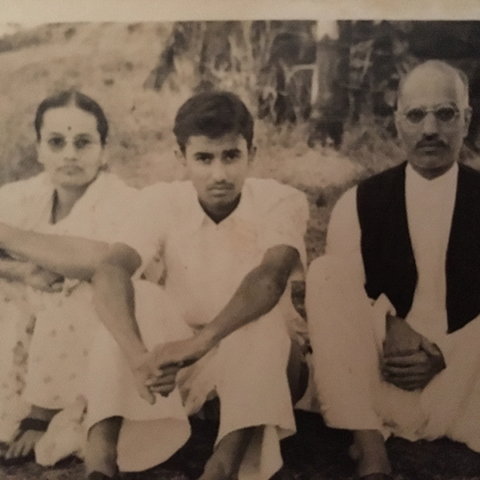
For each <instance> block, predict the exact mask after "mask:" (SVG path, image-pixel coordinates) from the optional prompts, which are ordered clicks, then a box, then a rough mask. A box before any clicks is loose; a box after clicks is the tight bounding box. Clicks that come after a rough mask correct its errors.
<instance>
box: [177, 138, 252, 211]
mask: <svg viewBox="0 0 480 480" xmlns="http://www.w3.org/2000/svg"><path fill="white" fill-rule="evenodd" d="M253 157H254V148H253V147H251V148H250V149H249V148H248V147H247V142H246V140H245V138H244V137H243V136H242V135H239V134H235V133H233V134H227V135H224V136H223V137H220V138H208V137H206V136H203V135H202V136H192V137H190V138H189V140H188V142H187V144H186V146H185V153H184V154H183V155H182V161H183V164H184V165H185V167H186V169H187V173H188V177H189V179H190V180H191V181H192V183H193V185H194V187H195V189H196V191H197V194H198V199H199V200H200V203H201V204H202V206H203V208H205V209H206V210H207V212H209V213H213V214H221V213H222V212H223V211H224V210H225V209H228V207H229V206H230V205H232V204H233V203H235V202H236V201H237V200H238V197H239V195H240V193H241V191H242V188H243V184H244V182H245V178H246V177H247V173H248V170H249V167H250V164H251V162H252V160H253Z"/></svg>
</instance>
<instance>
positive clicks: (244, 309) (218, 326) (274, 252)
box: [156, 245, 300, 366]
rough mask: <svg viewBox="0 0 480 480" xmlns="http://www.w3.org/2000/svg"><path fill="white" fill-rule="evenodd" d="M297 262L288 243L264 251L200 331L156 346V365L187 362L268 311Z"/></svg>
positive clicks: (296, 252) (296, 253)
mask: <svg viewBox="0 0 480 480" xmlns="http://www.w3.org/2000/svg"><path fill="white" fill-rule="evenodd" d="M299 262H300V255H299V253H298V251H297V250H296V249H295V248H293V247H291V246H287V245H278V246H275V247H272V248H270V249H269V250H267V252H266V253H265V255H264V257H263V260H262V262H261V263H260V265H259V266H258V267H256V268H254V269H253V270H252V271H251V272H249V273H248V274H247V275H246V276H245V278H244V279H243V281H242V282H241V284H240V286H239V287H238V289H237V291H236V292H235V293H234V295H233V297H232V298H231V299H230V301H229V302H228V303H227V305H226V306H225V308H224V309H223V310H222V311H221V312H220V313H219V314H218V315H217V316H216V317H215V318H214V319H213V320H212V321H211V322H210V323H208V324H207V325H206V326H205V327H204V328H203V330H201V331H200V332H199V333H198V334H197V335H196V336H194V337H192V338H191V339H188V340H181V341H177V342H171V343H167V344H165V345H162V346H159V347H157V349H156V362H157V365H159V366H166V365H179V366H186V365H190V364H192V363H194V362H196V361H197V360H198V359H199V358H201V357H202V356H203V355H205V354H206V353H207V352H208V351H210V350H211V349H212V348H214V347H215V346H216V345H217V344H218V343H219V342H220V341H221V340H222V339H223V338H225V337H227V336H228V335H230V334H231V333H233V332H234V331H235V330H237V329H239V328H241V327H243V326H244V325H246V324H248V323H250V322H252V321H254V320H256V319H258V318H260V317H261V316H262V315H265V314H266V313H268V312H269V311H270V310H271V309H272V308H273V307H274V306H275V305H276V304H277V303H278V301H279V300H280V298H281V296H282V295H283V293H284V291H285V288H286V286H287V282H288V279H289V277H290V275H291V273H292V272H293V271H294V270H295V268H297V266H298V265H299Z"/></svg>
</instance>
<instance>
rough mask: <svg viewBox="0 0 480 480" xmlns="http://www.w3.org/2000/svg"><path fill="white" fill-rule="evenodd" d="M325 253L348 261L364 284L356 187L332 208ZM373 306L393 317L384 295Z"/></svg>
mask: <svg viewBox="0 0 480 480" xmlns="http://www.w3.org/2000/svg"><path fill="white" fill-rule="evenodd" d="M326 253H327V254H328V255H334V256H338V257H342V258H344V259H346V260H348V263H349V265H350V266H351V268H352V272H353V275H355V278H356V279H358V280H359V281H361V282H362V283H363V284H364V283H365V270H364V267H363V258H362V252H361V230H360V222H359V220H358V213H357V187H353V188H351V189H350V190H347V192H345V193H344V194H343V196H342V197H340V200H339V201H338V202H337V204H336V205H335V207H334V208H333V211H332V215H331V217H330V223H329V225H328V233H327V245H326ZM375 305H376V308H377V309H378V311H382V312H384V313H385V314H386V313H389V314H392V315H395V308H394V307H393V305H392V304H391V302H390V300H389V299H388V298H387V296H386V295H384V294H382V295H380V297H379V298H378V299H377V300H376V301H375ZM383 317H384V315H383Z"/></svg>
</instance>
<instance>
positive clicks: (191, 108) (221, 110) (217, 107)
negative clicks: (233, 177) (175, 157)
mask: <svg viewBox="0 0 480 480" xmlns="http://www.w3.org/2000/svg"><path fill="white" fill-rule="evenodd" d="M173 132H174V134H175V136H176V137H177V142H178V145H179V147H180V150H181V151H182V153H185V146H186V144H187V142H188V139H189V138H190V137H192V136H196V135H202V136H206V137H208V138H220V137H222V136H224V135H226V134H229V133H236V134H239V135H242V136H243V137H244V138H245V140H246V142H247V146H248V148H250V147H251V145H252V140H253V117H252V114H251V113H250V112H249V111H248V109H247V107H246V106H245V104H244V103H243V102H242V100H240V98H239V97H237V96H236V95H235V94H233V93H230V92H204V93H199V94H198V95H195V96H193V97H191V98H190V99H188V100H187V101H186V102H185V103H184V104H183V105H182V106H181V107H180V109H179V110H178V113H177V116H176V117H175V126H174V128H173Z"/></svg>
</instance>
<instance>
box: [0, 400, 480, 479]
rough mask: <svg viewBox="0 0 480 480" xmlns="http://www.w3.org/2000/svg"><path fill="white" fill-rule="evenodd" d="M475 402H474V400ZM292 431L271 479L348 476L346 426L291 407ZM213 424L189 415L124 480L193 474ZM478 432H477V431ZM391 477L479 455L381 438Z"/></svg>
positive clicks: (63, 469)
mask: <svg viewBox="0 0 480 480" xmlns="http://www.w3.org/2000/svg"><path fill="white" fill-rule="evenodd" d="M479 407H480V406H479ZM296 419H297V429H298V432H297V434H296V435H294V436H293V437H290V438H287V439H285V440H284V441H283V442H282V453H283V456H284V460H285V466H284V467H283V468H282V470H281V471H280V472H278V473H277V474H276V475H275V477H274V479H272V480H351V479H352V478H354V477H353V475H354V464H353V462H352V461H351V460H350V459H349V457H348V454H347V450H348V446H349V444H350V443H351V435H350V433H349V432H346V431H342V430H333V429H330V428H327V427H326V426H325V424H324V423H323V421H322V419H321V417H320V416H319V415H316V414H312V413H308V412H301V411H298V412H296ZM217 428H218V425H217V424H216V422H213V421H205V420H198V419H192V436H191V438H190V440H189V441H188V443H187V444H186V445H185V446H184V447H183V448H182V449H181V450H180V451H179V452H177V453H176V454H175V455H174V456H173V457H172V458H170V459H169V460H168V461H167V462H165V463H164V464H162V465H161V466H158V467H155V468H152V469H150V470H148V471H145V472H141V473H130V474H124V475H123V477H122V478H123V479H124V480H194V479H196V478H198V477H199V476H200V475H201V473H202V470H203V466H204V464H205V462H206V460H207V458H208V457H209V456H210V455H211V453H212V451H213V444H214V441H215V437H216V434H217ZM479 434H480V432H479ZM387 447H388V452H389V456H390V459H391V461H392V465H393V470H394V474H395V480H479V479H480V455H479V454H477V453H475V452H472V451H471V450H469V449H468V448H467V447H466V446H465V445H462V444H459V443H455V442H452V441H450V440H447V439H440V440H436V441H433V442H427V441H420V442H415V443H412V442H409V441H407V440H403V439H399V438H394V439H390V440H389V441H388V442H387ZM83 478H84V476H83V464H82V463H81V462H80V461H78V460H76V459H68V460H65V461H63V462H61V463H60V464H58V465H57V466H56V467H55V468H50V469H45V468H42V467H40V466H39V465H35V464H33V463H30V464H28V465H25V466H23V467H9V468H4V469H2V470H0V480H7V479H8V480H34V479H35V480H37V479H38V480H83Z"/></svg>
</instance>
